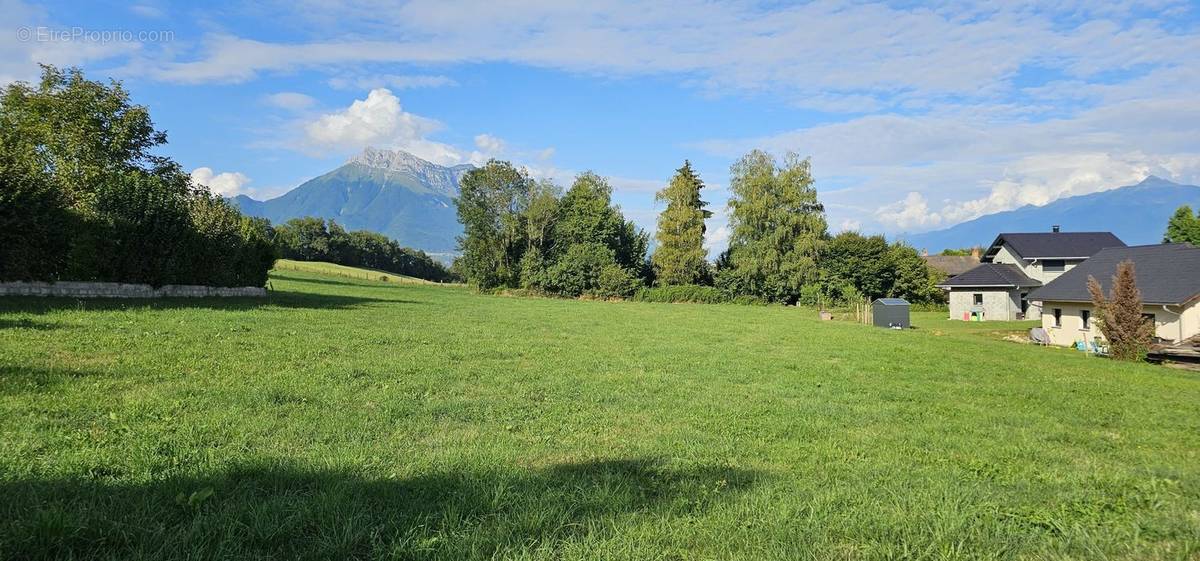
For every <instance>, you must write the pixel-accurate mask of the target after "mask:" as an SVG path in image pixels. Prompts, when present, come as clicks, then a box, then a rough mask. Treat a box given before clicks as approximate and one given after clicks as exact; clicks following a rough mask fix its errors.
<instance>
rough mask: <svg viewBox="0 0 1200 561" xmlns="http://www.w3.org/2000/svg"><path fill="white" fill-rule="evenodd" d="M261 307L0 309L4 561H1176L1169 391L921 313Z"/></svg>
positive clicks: (288, 282)
mask: <svg viewBox="0 0 1200 561" xmlns="http://www.w3.org/2000/svg"><path fill="white" fill-rule="evenodd" d="M272 286H273V287H274V289H275V291H274V292H273V294H272V296H271V297H270V299H269V300H266V301H257V300H202V301H156V302H129V301H87V302H77V301H67V300H37V299H15V300H14V299H0V558H4V559H39V558H44V559H68V558H77V559H84V558H88V559H91V558H126V559H128V558H141V559H211V558H224V559H267V558H276V559H292V558H307V559H346V558H372V557H378V558H395V559H446V560H459V559H494V558H506V559H508V558H515V559H629V560H635V559H636V560H648V559H780V560H783V559H788V560H791V559H952V558H980V559H990V558H1009V559H1043V558H1060V559H1104V558H1115V559H1197V558H1198V557H1200V376H1197V375H1196V374H1194V373H1187V372H1181V371H1176V370H1171V369H1164V368H1158V367H1153V366H1149V365H1137V364H1120V363H1114V362H1110V361H1107V360H1103V359H1096V358H1087V357H1084V356H1081V355H1080V354H1079V353H1074V352H1071V351H1067V350H1061V349H1046V348H1038V347H1034V346H1030V345H1020V344H1015V343H1009V342H1004V341H999V340H997V339H996V338H995V337H993V336H991V335H990V334H989V333H990V332H989V331H988V330H987V329H985V328H983V327H978V326H977V325H966V324H962V323H960V322H948V321H946V320H944V319H942V316H941V315H940V314H918V315H917V318H916V324H917V326H918V327H919V329H914V330H909V331H892V330H884V329H876V328H872V327H868V326H863V325H857V324H853V323H848V322H820V321H818V320H817V319H816V317H815V314H814V313H810V311H808V310H798V309H795V308H791V309H788V308H781V307H753V306H748V307H741V306H707V305H669V304H644V303H611V302H579V301H567V300H553V299H524V298H509V297H496V296H481V295H476V294H473V293H472V292H470V291H469V290H468V289H465V288H461V287H446V286H431V285H418V284H385V283H379V282H369V281H357V280H352V279H349V278H341V277H335V276H327V275H318V274H313V273H304V272H298V271H277V273H276V274H275V275H274V276H273V278H272ZM993 327H994V326H993ZM1009 327H1011V329H1014V330H1022V329H1024V328H1026V327H1027V325H1025V324H1019V325H1013V326H1009ZM1006 329H1007V328H1006Z"/></svg>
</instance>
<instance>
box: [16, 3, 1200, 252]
mask: <svg viewBox="0 0 1200 561" xmlns="http://www.w3.org/2000/svg"><path fill="white" fill-rule="evenodd" d="M994 4H995V3H991V2H979V3H972V2H933V3H919V2H892V3H867V2H808V3H778V2H770V3H746V2H730V3H713V2H701V1H693V0H666V1H663V2H654V3H652V4H646V3H643V4H638V3H631V2H624V1H618V0H601V1H593V2H584V3H572V2H555V1H547V2H539V1H532V2H501V1H483V2H442V1H436V0H428V1H424V0H419V1H414V2H400V3H395V2H382V1H373V0H367V1H349V2H339V1H323V0H310V1H301V2H265V3H258V4H256V5H254V6H242V5H239V4H233V3H230V4H224V3H211V4H205V5H203V6H200V5H195V3H186V2H181V3H171V2H159V1H146V2H141V3H139V2H133V3H129V2H103V1H101V2H90V3H79V2H42V3H34V2H25V1H14V0H0V11H2V13H4V14H6V19H7V20H8V21H9V22H11V24H10V27H11V30H10V31H8V32H6V33H3V34H0V35H2V36H0V83H6V82H10V81H13V80H22V79H26V80H27V79H32V78H34V77H35V76H36V73H37V66H36V63H37V62H48V63H53V64H58V65H77V66H80V67H82V68H84V69H85V71H86V72H87V73H88V74H89V76H91V77H93V78H106V77H113V78H116V79H120V80H122V81H123V82H124V83H125V84H126V86H127V87H128V88H129V89H130V90H131V91H132V93H133V95H134V98H135V100H136V101H138V102H139V103H143V104H146V105H148V106H149V107H150V109H151V114H152V115H153V117H154V119H155V121H156V123H157V125H158V126H159V127H160V128H163V129H165V130H167V131H168V133H169V138H170V144H169V145H168V147H167V148H166V149H165V153H167V154H168V155H171V156H172V157H174V158H175V159H177V160H178V161H179V162H181V163H182V164H183V165H184V166H185V167H187V168H188V169H189V170H196V173H195V174H194V177H195V178H196V179H197V181H202V182H204V183H206V184H209V185H210V187H212V188H213V189H214V190H218V191H220V192H223V193H225V194H234V193H246V194H249V195H251V196H254V197H257V198H266V197H270V196H273V195H277V194H279V193H281V192H284V191H286V190H287V189H290V188H292V187H295V186H296V185H298V184H300V183H301V182H303V181H304V180H306V179H309V178H311V177H313V176H315V175H318V174H320V173H323V172H325V171H328V170H330V169H332V168H334V167H336V166H337V165H339V164H340V163H341V162H342V161H343V160H344V159H345V158H346V157H347V156H349V155H350V154H353V153H355V152H357V151H359V150H361V149H362V148H363V147H364V146H366V145H374V146H379V147H389V148H399V149H405V150H408V151H411V152H413V153H415V154H417V155H419V156H422V157H425V158H426V159H430V160H432V161H436V162H438V163H443V164H450V163H461V162H478V161H482V160H483V159H486V158H488V157H499V158H504V159H510V160H513V161H515V162H517V163H520V164H522V165H525V166H527V167H528V168H529V169H530V170H531V171H532V172H534V173H535V174H537V175H540V176H545V177H552V178H554V179H556V180H557V181H558V182H559V183H561V184H563V185H567V184H569V182H570V180H571V178H572V177H573V175H574V174H575V173H578V172H580V171H583V170H588V169H591V170H594V171H596V172H598V173H600V174H602V175H605V176H608V177H610V178H611V180H612V182H613V184H614V186H615V188H616V199H617V200H618V202H619V203H620V204H621V205H622V207H623V208H624V209H625V211H626V213H627V214H628V215H629V216H630V217H632V218H634V219H635V220H637V221H638V222H639V223H640V224H642V225H643V226H644V227H646V228H648V229H649V228H652V227H653V224H654V217H655V214H656V211H657V209H656V208H655V207H654V203H653V192H654V190H655V189H657V188H658V187H660V186H661V185H662V184H663V183H664V182H665V181H666V180H667V179H668V178H669V177H670V175H671V173H672V171H673V170H674V169H675V168H677V167H678V166H679V165H680V164H681V163H682V161H683V160H684V159H685V158H688V159H691V160H692V162H693V163H694V164H696V166H697V168H698V169H699V170H700V172H701V174H702V177H703V178H704V179H705V180H706V181H707V183H708V184H709V185H710V190H709V191H708V192H707V193H706V198H707V200H709V201H711V202H713V203H714V210H715V211H717V216H716V217H714V219H713V221H712V223H711V224H710V228H709V230H710V236H711V240H710V242H711V244H712V246H713V247H720V246H721V245H722V244H723V237H724V235H725V233H726V232H727V230H726V229H725V228H723V226H724V224H725V218H724V214H723V212H722V211H723V206H724V202H725V200H726V199H727V198H728V193H727V191H726V190H725V185H726V183H727V180H728V177H727V175H728V168H729V164H730V163H732V161H733V160H734V159H735V158H737V157H738V156H739V155H740V154H743V153H745V152H746V151H748V150H750V149H753V148H762V149H766V150H768V151H770V152H772V153H775V154H777V155H780V156H782V155H783V154H784V153H786V152H788V151H794V152H797V153H798V154H800V155H802V156H811V157H812V159H813V169H814V173H815V176H816V178H817V187H818V190H819V192H820V196H821V199H822V201H823V202H825V203H826V206H827V211H828V215H829V221H830V225H831V227H832V229H833V230H835V231H836V230H840V229H845V228H856V229H861V230H863V231H867V232H883V233H887V234H889V235H892V236H896V235H899V234H902V233H904V232H917V231H923V230H930V229H937V228H942V227H946V226H949V225H952V224H954V223H957V222H961V221H963V220H968V219H970V218H973V217H976V216H979V215H981V214H986V213H991V212H996V211H1000V210H1006V209H1010V208H1015V207H1017V206H1021V205H1023V204H1045V203H1047V202H1050V201H1052V200H1055V199H1058V198H1061V197H1065V196H1072V195H1078V194H1085V193H1090V192H1095V191H1099V190H1103V189H1109V188H1114V187H1118V186H1122V185H1127V184H1131V183H1135V182H1137V181H1139V180H1140V179H1142V178H1144V177H1145V176H1146V175H1149V174H1154V175H1159V176H1161V177H1165V178H1168V179H1172V180H1175V181H1181V182H1189V183H1197V182H1200V140H1198V139H1200V135H1197V133H1196V131H1198V130H1200V95H1198V94H1197V92H1198V91H1200V62H1198V61H1200V55H1198V54H1197V53H1200V6H1197V5H1196V3H1194V2H1187V1H1183V2H1181V1H1174V0H1160V1H1150V2H1137V3H1134V2H1122V1H1119V0H1118V1H1115V2H1114V1H1108V2H1100V1H1091V0H1078V1H1066V2H1053V3H1038V2H1005V3H1002V4H1004V5H1003V6H996V5H994Z"/></svg>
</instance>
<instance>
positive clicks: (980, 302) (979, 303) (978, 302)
mask: <svg viewBox="0 0 1200 561" xmlns="http://www.w3.org/2000/svg"><path fill="white" fill-rule="evenodd" d="M975 305H976V306H982V305H983V295H982V294H979V293H976V294H975Z"/></svg>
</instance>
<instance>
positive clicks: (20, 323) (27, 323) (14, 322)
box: [0, 318, 67, 331]
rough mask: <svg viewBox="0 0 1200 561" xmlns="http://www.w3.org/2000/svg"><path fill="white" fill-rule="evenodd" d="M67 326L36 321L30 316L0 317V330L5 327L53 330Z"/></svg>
mask: <svg viewBox="0 0 1200 561" xmlns="http://www.w3.org/2000/svg"><path fill="white" fill-rule="evenodd" d="M66 328H67V326H65V325H62V324H60V323H48V322H44V321H37V320H33V319H30V318H0V331H2V330H5V329H32V330H34V331H54V330H56V329H66Z"/></svg>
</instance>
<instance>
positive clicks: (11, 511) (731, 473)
mask: <svg viewBox="0 0 1200 561" xmlns="http://www.w3.org/2000/svg"><path fill="white" fill-rule="evenodd" d="M119 476H120V474H119V473H118V472H116V471H114V470H113V469H111V468H106V469H98V470H93V472H92V473H91V477H90V478H84V479H78V480H77V479H67V480H44V479H24V480H13V479H8V480H4V479H3V478H0V496H3V497H5V500H4V501H2V503H3V504H2V505H0V557H5V558H11V559H63V558H80V559H83V558H87V559H105V558H111V559H127V558H146V559H182V558H216V557H221V558H230V559H249V558H277V559H298V558H317V559H352V558H380V557H388V558H401V559H412V558H418V559H454V560H462V559H492V558H499V557H507V556H510V555H514V554H518V553H521V552H526V553H528V552H530V551H532V550H541V552H542V553H550V555H547V556H549V557H556V556H558V555H556V554H558V553H561V551H562V550H563V548H564V547H566V546H569V545H572V544H574V545H584V546H585V547H586V544H580V543H579V542H586V541H588V540H591V539H603V538H605V537H611V536H612V535H613V533H614V532H619V531H620V528H621V527H622V526H623V525H626V524H628V525H632V524H637V523H645V522H646V521H647V520H650V521H651V523H653V524H656V525H660V524H664V523H672V522H673V521H674V522H675V523H679V524H685V523H686V518H687V517H688V516H690V515H694V514H696V513H699V512H702V511H704V510H706V509H708V508H710V507H712V506H714V505H715V504H717V503H719V502H721V501H727V500H730V499H731V498H732V497H734V496H736V495H737V494H738V493H739V492H741V491H743V490H745V489H747V488H748V487H749V486H750V485H752V484H753V483H754V481H755V479H756V478H757V475H756V473H755V472H752V471H748V470H743V469H738V468H733V467H728V466H711V465H707V466H706V465H694V466H674V465H667V464H663V463H660V462H657V461H654V460H645V459H622V460H596V461H588V462H581V463H569V464H560V465H555V466H551V467H548V468H545V469H541V470H523V469H512V470H506V469H505V470H502V469H496V470H494V471H481V472H458V471H453V472H442V473H433V474H428V475H421V476H417V477H413V478H408V479H388V478H376V477H365V476H363V475H361V474H359V473H356V472H352V471H338V470H311V469H302V468H297V467H294V466H289V465H286V464H276V465H251V466H243V467H240V468H237V469H233V470H230V471H228V472H226V473H222V474H220V475H217V476H213V477H205V478H187V477H175V478H169V479H166V480H162V481H152V482H145V483H137V484H129V483H121V482H113V481H112V479H113V478H114V477H119ZM576 553H578V551H576Z"/></svg>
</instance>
